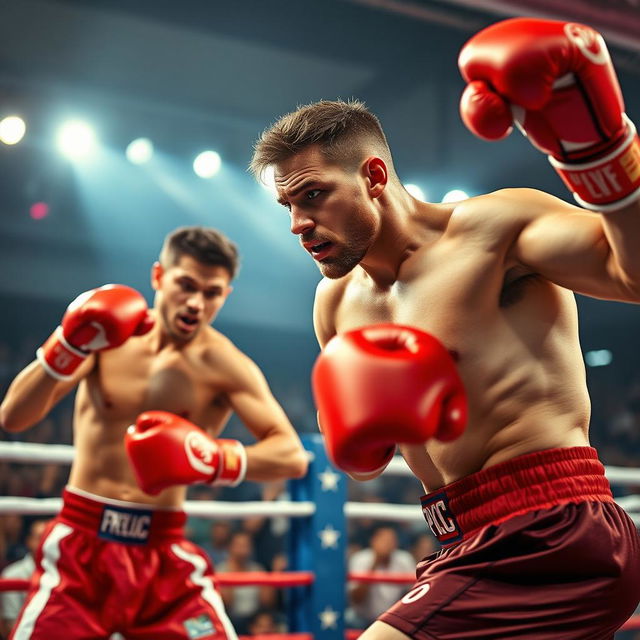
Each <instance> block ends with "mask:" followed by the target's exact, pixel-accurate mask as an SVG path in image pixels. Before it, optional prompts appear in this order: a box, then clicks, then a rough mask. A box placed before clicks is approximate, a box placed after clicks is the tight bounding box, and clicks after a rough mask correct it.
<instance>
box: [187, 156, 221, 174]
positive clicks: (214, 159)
mask: <svg viewBox="0 0 640 640" xmlns="http://www.w3.org/2000/svg"><path fill="white" fill-rule="evenodd" d="M221 166H222V159H221V158H220V154H219V153H216V152H215V151H203V152H202V153H199V154H198V155H197V156H196V159H195V160H194V161H193V170H194V171H195V172H196V175H197V176H200V177H201V178H213V176H215V175H216V173H218V171H220V167H221Z"/></svg>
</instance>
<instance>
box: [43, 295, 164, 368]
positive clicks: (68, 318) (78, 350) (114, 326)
mask: <svg viewBox="0 0 640 640" xmlns="http://www.w3.org/2000/svg"><path fill="white" fill-rule="evenodd" d="M152 327H153V318H152V317H151V316H150V314H149V310H148V307H147V303H146V301H145V299H144V298H143V297H142V295H141V294H140V293H138V292H137V291H136V290H135V289H132V288H131V287H127V286H124V285H120V284H107V285H104V286H103V287H98V288H97V289H91V290H90V291H85V292H84V293H81V294H80V295H79V296H78V297H77V298H76V299H75V300H73V302H71V304H70V305H69V306H68V307H67V310H66V312H65V314H64V316H63V318H62V322H61V324H60V326H59V327H57V329H56V330H55V331H54V332H53V333H52V334H51V335H50V336H49V338H48V339H47V340H46V342H45V343H44V344H43V345H42V346H41V347H40V348H39V349H38V351H37V353H36V356H37V358H38V361H39V362H40V364H41V365H42V366H43V367H44V368H45V370H46V371H47V373H48V374H49V375H51V376H53V377H54V378H57V379H58V380H69V379H70V378H71V377H72V375H73V372H74V371H75V370H76V369H77V368H78V367H79V366H80V364H81V363H82V361H83V360H84V359H85V358H86V357H87V356H88V355H89V353H91V352H92V351H102V350H103V349H112V348H114V347H119V346H120V345H121V344H123V343H124V342H125V341H126V340H128V339H129V338H130V337H131V336H132V335H142V334H145V333H147V332H148V331H150V330H151V328H152Z"/></svg>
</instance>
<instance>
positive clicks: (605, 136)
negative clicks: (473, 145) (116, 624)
mask: <svg viewBox="0 0 640 640" xmlns="http://www.w3.org/2000/svg"><path fill="white" fill-rule="evenodd" d="M458 64H459V67H460V71H461V73H462V75H463V77H464V79H465V80H466V81H467V82H468V83H469V84H468V85H467V87H466V89H465V90H464V93H463V94H462V99H461V102H460V113H461V116H462V119H463V121H464V123H465V124H466V126H467V127H468V128H469V129H470V130H471V131H472V132H473V133H474V134H476V135H477V136H479V137H481V138H484V139H487V140H499V139H501V138H503V137H505V136H506V135H508V134H509V133H510V132H511V129H512V125H513V122H514V120H515V122H516V124H517V125H518V127H519V128H520V129H521V131H522V132H523V133H524V134H525V135H526V136H527V137H528V138H529V140H530V141H531V143H532V144H533V145H534V146H536V147H537V148H538V149H540V150H541V151H544V152H545V153H546V154H548V157H549V161H550V162H551V164H552V165H553V167H554V168H555V169H556V171H557V172H558V173H559V174H560V177H561V178H562V180H563V181H564V182H565V184H566V185H567V187H568V188H569V190H570V191H571V192H572V193H573V195H574V197H575V199H576V200H577V202H578V203H579V204H581V205H582V206H584V207H586V208H588V209H594V210H598V211H605V212H607V211H614V210H616V209H619V208H622V207H624V206H626V205H627V204H629V203H630V202H632V201H633V200H635V199H637V198H639V197H640V142H639V141H638V137H637V135H636V130H635V127H634V125H633V123H632V122H631V121H630V120H629V119H628V118H627V117H626V115H625V113H624V101H623V98H622V93H621V91H620V86H619V84H618V80H617V77H616V74H615V71H614V69H613V65H612V63H611V58H610V57H609V52H608V51H607V47H606V45H605V43H604V40H603V39H602V36H601V35H600V34H599V33H598V32H597V31H595V30H594V29H592V28H590V27H587V26H585V25H582V24H578V23H575V22H560V21H555V20H538V19H534V18H512V19H509V20H504V21H502V22H498V23H496V24H493V25H491V26H489V27H487V28H486V29H483V30H482V31H480V32H479V33H477V34H476V35H475V36H473V37H472V38H471V39H470V40H469V41H468V42H467V43H466V44H465V46H464V47H463V48H462V50H461V52H460V57H459V60H458Z"/></svg>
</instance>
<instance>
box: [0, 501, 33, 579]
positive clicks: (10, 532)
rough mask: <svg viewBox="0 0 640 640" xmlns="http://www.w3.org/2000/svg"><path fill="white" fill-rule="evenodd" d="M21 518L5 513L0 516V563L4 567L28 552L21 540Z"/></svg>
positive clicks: (15, 514) (17, 515) (14, 514)
mask: <svg viewBox="0 0 640 640" xmlns="http://www.w3.org/2000/svg"><path fill="white" fill-rule="evenodd" d="M13 495H20V494H13ZM22 526H23V523H22V516H20V515H19V514H17V513H5V514H3V515H1V516H0V553H1V554H2V555H1V556H0V563H1V564H2V566H5V565H7V564H9V563H11V562H15V561H16V560H20V558H22V557H23V556H24V555H25V554H26V553H27V551H28V549H27V548H26V546H25V544H24V542H23V540H22Z"/></svg>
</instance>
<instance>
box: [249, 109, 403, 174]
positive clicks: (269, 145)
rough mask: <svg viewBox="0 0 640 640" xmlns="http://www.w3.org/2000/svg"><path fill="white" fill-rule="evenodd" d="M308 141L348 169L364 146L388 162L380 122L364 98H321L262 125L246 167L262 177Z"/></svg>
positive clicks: (389, 160) (326, 157)
mask: <svg viewBox="0 0 640 640" xmlns="http://www.w3.org/2000/svg"><path fill="white" fill-rule="evenodd" d="M311 145H318V146H319V148H320V150H321V153H322V155H323V156H324V158H325V159H326V160H327V161H329V162H331V163H334V164H338V165H341V166H344V167H345V168H347V169H355V168H356V167H357V166H358V165H359V163H360V161H361V160H362V156H363V153H366V151H367V150H373V151H374V152H375V153H376V154H378V155H380V157H382V159H383V160H384V161H385V162H387V163H388V164H389V165H391V151H390V150H389V145H388V143H387V139H386V137H385V135H384V131H383V130H382V125H381V124H380V121H379V120H378V118H377V117H376V116H375V115H374V114H373V113H371V112H370V111H369V110H368V109H367V107H366V106H365V104H364V103H363V102H360V101H359V100H350V101H348V102H343V101H339V100H338V101H329V100H323V101H320V102H315V103H313V104H308V105H305V106H302V107H299V108H298V109H296V110H295V111H293V112H291V113H288V114H286V115H284V116H282V117H281V118H280V119H279V120H277V121H276V122H275V123H274V124H273V125H271V126H270V127H269V128H268V129H265V131H263V132H262V135H261V136H260V138H259V139H258V140H257V141H256V143H255V145H254V152H253V158H252V160H251V164H250V165H249V169H250V171H251V172H252V173H253V175H254V176H256V178H258V179H261V178H262V176H263V175H264V172H265V170H266V169H267V167H269V166H271V165H273V164H276V163H278V162H282V161H283V160H286V159H288V158H290V157H291V156H294V155H295V154H297V153H299V152H300V151H303V150H304V149H306V148H307V147H310V146H311Z"/></svg>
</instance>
